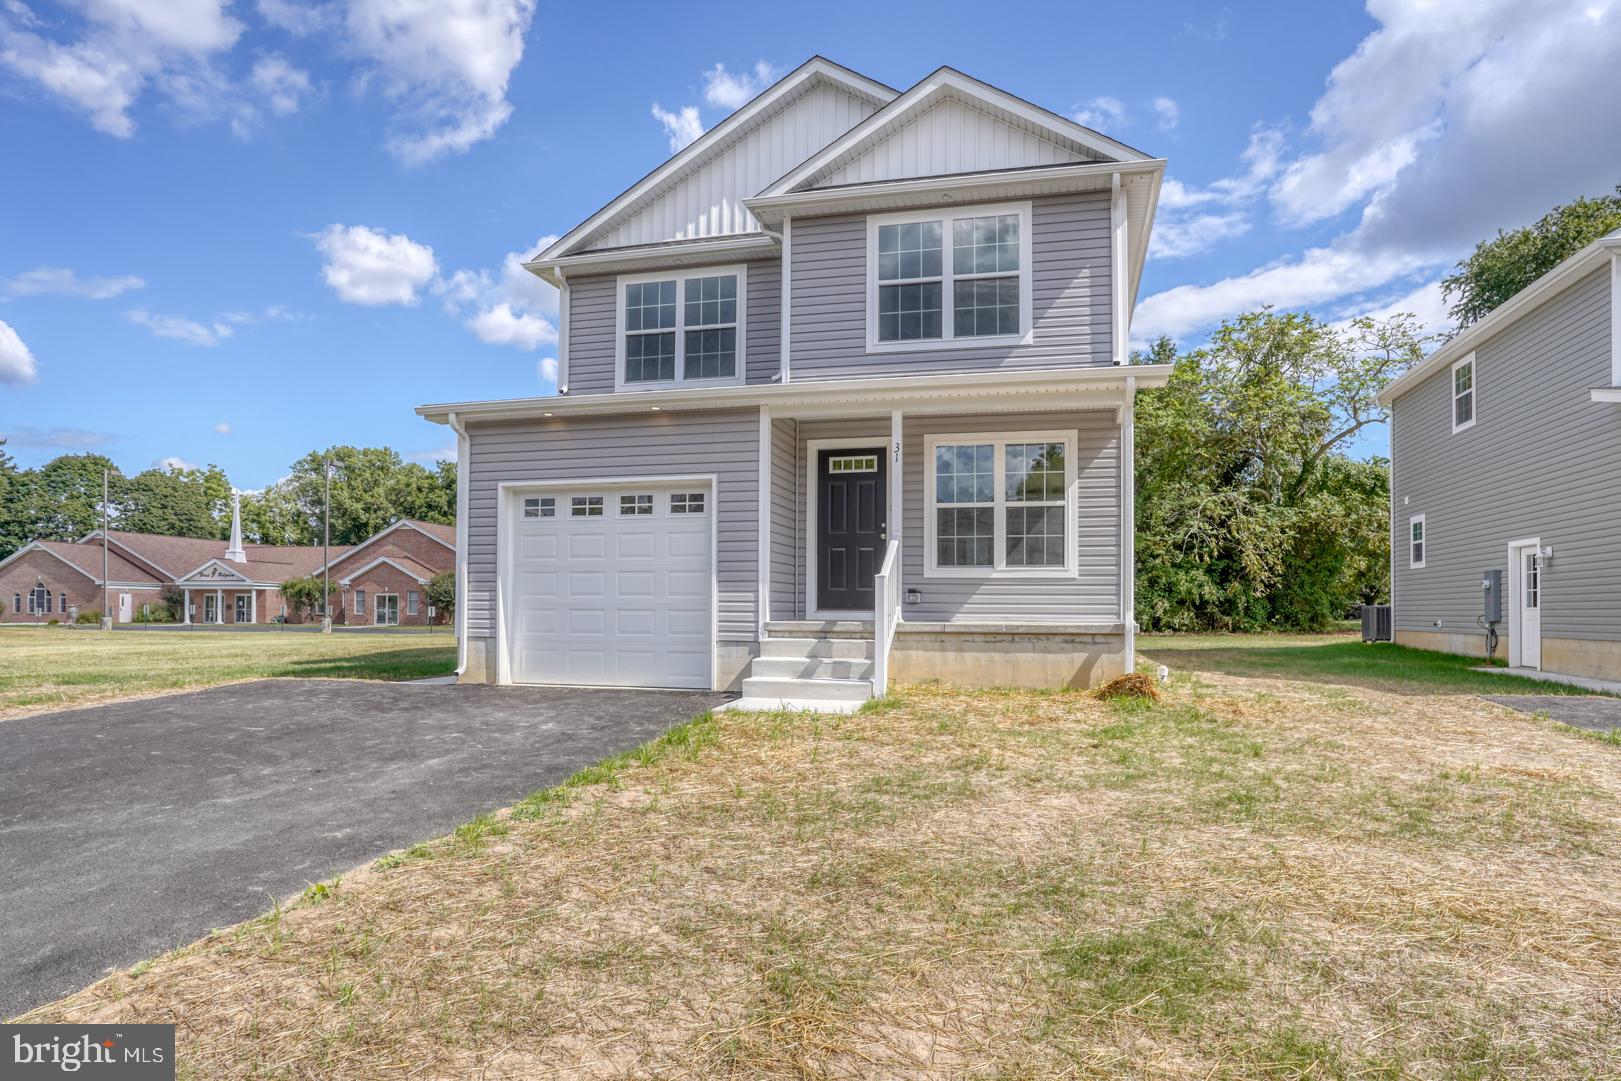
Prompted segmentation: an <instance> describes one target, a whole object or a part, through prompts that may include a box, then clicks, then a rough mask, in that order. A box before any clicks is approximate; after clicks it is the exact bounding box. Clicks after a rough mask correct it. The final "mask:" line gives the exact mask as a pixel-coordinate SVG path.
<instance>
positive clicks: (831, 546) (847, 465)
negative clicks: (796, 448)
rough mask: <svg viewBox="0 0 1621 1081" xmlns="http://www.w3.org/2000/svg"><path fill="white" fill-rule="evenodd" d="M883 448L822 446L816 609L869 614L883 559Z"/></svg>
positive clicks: (818, 466) (818, 479)
mask: <svg viewBox="0 0 1621 1081" xmlns="http://www.w3.org/2000/svg"><path fill="white" fill-rule="evenodd" d="M884 457H885V455H884V449H883V448H882V447H865V448H863V447H857V448H855V449H853V450H824V451H822V452H820V454H819V455H818V456H817V464H816V498H817V503H816V607H817V608H819V609H821V610H822V611H824V612H836V611H849V612H858V611H859V612H870V611H872V606H873V591H872V579H873V575H875V574H877V573H878V564H879V562H880V561H881V560H882V559H883V558H884V542H885V537H886V533H885V528H884V526H885V521H884V519H885V516H886V510H887V503H886V501H885V495H884Z"/></svg>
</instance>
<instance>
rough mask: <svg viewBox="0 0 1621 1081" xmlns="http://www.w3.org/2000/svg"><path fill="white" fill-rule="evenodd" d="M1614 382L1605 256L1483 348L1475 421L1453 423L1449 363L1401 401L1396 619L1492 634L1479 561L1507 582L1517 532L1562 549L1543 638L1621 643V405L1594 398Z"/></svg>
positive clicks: (1397, 418) (1545, 587)
mask: <svg viewBox="0 0 1621 1081" xmlns="http://www.w3.org/2000/svg"><path fill="white" fill-rule="evenodd" d="M1609 384H1610V270H1609V268H1608V267H1605V268H1603V269H1602V270H1599V271H1595V272H1594V273H1593V274H1590V275H1587V276H1586V277H1583V278H1582V279H1581V280H1579V281H1577V282H1575V283H1573V284H1572V285H1571V286H1570V287H1569V288H1568V289H1565V290H1563V291H1561V292H1560V293H1559V294H1557V295H1556V296H1553V297H1551V298H1549V299H1548V300H1547V301H1545V302H1544V303H1542V304H1541V305H1539V306H1538V307H1537V308H1536V309H1534V310H1532V311H1530V312H1529V313H1527V314H1525V315H1522V316H1521V317H1520V318H1519V319H1518V320H1516V321H1515V322H1514V323H1512V324H1511V325H1509V326H1508V327H1505V328H1504V329H1503V330H1501V331H1500V332H1498V333H1496V334H1494V335H1492V336H1491V337H1490V338H1489V339H1487V340H1486V341H1485V342H1484V343H1482V344H1481V345H1479V346H1477V347H1476V349H1475V415H1476V418H1477V419H1476V422H1475V424H1474V426H1473V427H1471V428H1467V429H1465V430H1464V431H1461V432H1457V433H1454V432H1453V431H1452V413H1451V410H1452V393H1451V387H1452V372H1451V368H1450V366H1449V367H1447V368H1445V369H1443V370H1441V371H1438V372H1436V373H1435V374H1434V375H1432V376H1430V377H1429V378H1428V379H1426V380H1424V381H1423V382H1422V383H1420V384H1418V385H1417V386H1415V387H1414V388H1413V389H1412V390H1410V391H1408V392H1407V393H1405V394H1403V395H1402V396H1401V397H1399V398H1397V399H1396V401H1395V402H1394V404H1393V406H1392V410H1391V449H1392V455H1393V458H1394V462H1395V466H1394V485H1393V499H1392V513H1391V518H1392V521H1391V533H1392V536H1391V559H1392V568H1393V575H1392V578H1393V583H1392V584H1393V587H1394V605H1395V611H1394V616H1395V627H1396V629H1397V630H1401V631H1427V632H1441V633H1450V634H1473V635H1481V634H1484V631H1483V630H1482V628H1481V627H1480V626H1479V625H1478V624H1476V622H1475V620H1476V619H1477V618H1479V616H1480V614H1481V611H1482V597H1481V588H1480V580H1481V572H1482V571H1485V570H1488V569H1494V568H1495V569H1500V570H1503V571H1504V572H1505V575H1504V578H1505V581H1504V585H1505V588H1506V587H1507V584H1508V583H1507V570H1508V567H1507V561H1508V543H1509V542H1510V541H1512V540H1519V539H1526V538H1531V537H1536V538H1538V539H1539V540H1541V542H1542V543H1543V544H1544V545H1551V546H1552V547H1553V549H1554V556H1553V559H1552V561H1551V562H1550V563H1549V565H1548V567H1547V569H1546V571H1545V572H1544V574H1543V579H1542V636H1543V639H1544V640H1546V639H1549V638H1577V639H1584V638H1585V639H1597V640H1602V641H1617V640H1621V558H1618V557H1617V537H1618V535H1621V405H1616V404H1613V403H1604V402H1594V401H1591V400H1590V399H1589V397H1588V390H1589V388H1591V387H1602V386H1608V385H1609ZM1419 514H1422V515H1424V532H1425V548H1426V551H1425V559H1424V563H1425V565H1424V566H1423V567H1422V568H1418V569H1413V568H1412V567H1410V566H1409V562H1410V555H1409V550H1408V528H1409V522H1410V520H1411V518H1412V517H1413V516H1415V515H1419ZM1507 601H1508V598H1505V604H1504V609H1503V619H1504V628H1503V629H1504V630H1505V632H1506V633H1509V634H1512V628H1509V627H1507V626H1506V624H1507V623H1508V621H1509V619H1510V611H1511V609H1510V606H1509V604H1508V603H1507ZM1482 649H1484V647H1482Z"/></svg>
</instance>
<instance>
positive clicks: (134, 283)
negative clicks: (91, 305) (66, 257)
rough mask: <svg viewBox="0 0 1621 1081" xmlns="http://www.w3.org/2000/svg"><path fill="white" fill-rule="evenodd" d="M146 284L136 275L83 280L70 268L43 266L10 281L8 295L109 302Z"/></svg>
mask: <svg viewBox="0 0 1621 1081" xmlns="http://www.w3.org/2000/svg"><path fill="white" fill-rule="evenodd" d="M144 285H146V282H144V281H142V280H141V279H140V278H137V277H135V276H134V275H133V274H130V275H125V276H124V277H119V278H81V277H79V275H78V274H76V273H75V272H74V271H72V270H71V269H69V268H68V267H59V266H42V267H38V268H36V269H34V270H28V271H24V272H23V273H21V274H18V275H17V276H16V277H14V278H12V279H10V280H9V281H7V282H6V286H5V288H6V294H7V295H8V296H14V297H27V296H39V295H41V294H44V293H56V294H60V295H62V296H70V297H88V298H90V299H91V300H106V299H108V298H109V297H115V296H117V295H118V294H119V293H124V292H128V291H129V290H131V289H140V288H141V287H142V286H144Z"/></svg>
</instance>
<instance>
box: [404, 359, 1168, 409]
mask: <svg viewBox="0 0 1621 1081" xmlns="http://www.w3.org/2000/svg"><path fill="white" fill-rule="evenodd" d="M1173 368H1174V366H1173V365H1170V364H1142V365H1133V366H1130V367H1125V368H1122V367H1119V366H1117V365H1114V364H1108V365H1098V366H1095V367H1085V368H1039V369H1033V370H1029V371H1019V372H996V371H987V372H970V373H965V374H952V375H892V376H874V377H867V378H856V379H826V380H814V381H809V382H798V383H749V384H744V385H742V386H731V387H714V388H703V389H697V390H681V389H676V390H661V391H645V392H618V393H605V394H574V395H570V396H569V397H567V398H561V397H551V398H509V399H500V400H495V401H482V402H457V403H446V404H442V405H422V406H418V407H417V409H416V413H417V415H418V416H420V417H424V418H426V419H427V420H430V421H433V422H435V423H437V424H446V423H448V422H449V418H450V415H451V414H452V413H454V414H456V416H457V418H458V419H459V420H460V421H461V422H462V423H466V422H468V421H475V420H498V419H529V418H534V417H550V416H558V417H562V416H570V415H576V416H578V415H592V414H617V413H646V412H658V411H662V410H674V409H686V410H691V409H739V408H749V407H758V406H762V405H764V406H770V407H771V408H772V410H773V412H774V414H775V415H782V416H786V415H788V414H787V413H779V412H778V411H779V410H786V409H792V408H794V407H796V406H817V405H838V404H840V403H844V402H877V401H889V400H892V399H902V400H910V401H914V402H922V401H925V400H927V399H929V398H931V397H933V398H942V397H961V396H975V397H979V398H982V399H984V400H986V401H987V402H991V401H994V400H996V399H1001V398H1007V397H1022V396H1028V395H1036V394H1042V393H1063V392H1071V393H1079V394H1109V393H1114V394H1118V393H1119V392H1120V391H1121V390H1122V388H1123V387H1124V386H1125V377H1126V375H1127V374H1128V373H1129V374H1130V375H1131V376H1132V377H1133V378H1134V379H1135V380H1136V385H1137V387H1138V388H1139V389H1146V388H1150V387H1162V386H1164V385H1165V383H1166V381H1167V380H1169V379H1170V376H1171V372H1172V370H1173Z"/></svg>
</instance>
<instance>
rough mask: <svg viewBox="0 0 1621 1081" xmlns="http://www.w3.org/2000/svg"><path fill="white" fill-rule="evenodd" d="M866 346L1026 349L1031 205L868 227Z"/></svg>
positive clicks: (912, 217) (896, 217)
mask: <svg viewBox="0 0 1621 1081" xmlns="http://www.w3.org/2000/svg"><path fill="white" fill-rule="evenodd" d="M867 267H868V270H867V346H868V348H869V349H871V350H874V351H880V352H881V351H886V350H894V349H928V348H936V347H940V346H949V345H957V346H966V345H985V344H991V343H1009V342H1018V341H1024V340H1026V339H1027V336H1028V335H1029V333H1030V205H1029V204H1028V203H1019V204H1013V205H1008V206H989V207H965V208H963V209H961V210H951V211H944V210H929V211H918V212H912V213H906V214H881V215H874V216H872V217H870V218H868V219H867Z"/></svg>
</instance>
